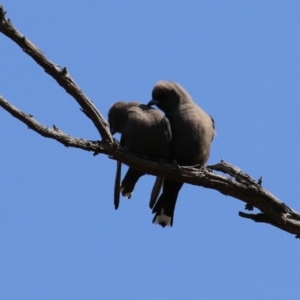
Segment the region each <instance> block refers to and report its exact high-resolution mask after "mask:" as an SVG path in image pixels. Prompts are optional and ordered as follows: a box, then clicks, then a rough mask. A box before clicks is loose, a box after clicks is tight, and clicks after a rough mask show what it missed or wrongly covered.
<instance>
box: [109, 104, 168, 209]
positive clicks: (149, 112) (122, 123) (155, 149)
mask: <svg viewBox="0 0 300 300" xmlns="http://www.w3.org/2000/svg"><path fill="white" fill-rule="evenodd" d="M108 122H109V125H110V131H111V133H112V134H114V133H116V132H119V133H121V140H120V144H121V146H123V147H124V148H126V149H127V150H128V151H130V152H132V153H134V154H136V155H140V156H144V157H147V158H152V159H158V160H159V159H161V160H167V159H168V158H169V149H170V140H171V129H170V123H169V121H168V119H167V118H166V117H164V116H163V115H162V113H161V112H159V111H158V110H156V109H153V108H151V107H149V106H147V105H144V104H140V103H138V102H116V103H115V104H113V106H112V107H111V108H110V109H109V112H108ZM143 175H144V173H143V172H140V171H138V170H136V169H134V168H129V169H128V171H127V173H126V175H125V177H124V179H123V181H122V183H121V185H120V177H121V163H120V162H117V172H116V178H115V188H114V205H115V209H118V207H119V202H120V193H122V195H123V196H124V197H126V198H130V197H131V194H132V192H133V190H134V187H135V184H136V183H137V181H138V180H139V178H140V177H141V176H143ZM162 183H163V179H162V178H160V177H157V178H156V181H155V184H154V186H153V189H152V193H151V198H150V207H151V208H152V206H153V205H154V203H155V202H156V200H157V198H158V195H159V193H160V189H161V186H162Z"/></svg>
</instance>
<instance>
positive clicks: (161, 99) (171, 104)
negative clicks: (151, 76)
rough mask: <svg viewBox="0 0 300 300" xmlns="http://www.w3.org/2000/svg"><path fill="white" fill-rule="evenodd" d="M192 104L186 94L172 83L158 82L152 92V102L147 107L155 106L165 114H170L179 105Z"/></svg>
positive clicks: (176, 84)
mask: <svg viewBox="0 0 300 300" xmlns="http://www.w3.org/2000/svg"><path fill="white" fill-rule="evenodd" d="M190 102H193V100H192V98H191V96H190V95H189V94H188V92H187V91H186V90H185V89H184V88H183V87H182V86H180V85H179V84H178V83H176V82H173V81H159V82H158V83H157V84H156V85H155V86H154V88H153V90H152V100H151V101H150V102H149V103H148V104H147V105H148V106H152V105H156V106H157V107H158V108H159V109H161V110H162V111H163V112H164V113H165V114H168V113H171V112H172V111H174V110H176V109H178V108H179V107H180V106H181V105H184V104H186V103H190Z"/></svg>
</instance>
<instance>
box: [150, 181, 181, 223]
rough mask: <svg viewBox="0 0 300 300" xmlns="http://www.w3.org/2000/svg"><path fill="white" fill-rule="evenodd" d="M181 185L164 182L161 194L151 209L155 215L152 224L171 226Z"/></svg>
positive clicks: (179, 183)
mask: <svg viewBox="0 0 300 300" xmlns="http://www.w3.org/2000/svg"><path fill="white" fill-rule="evenodd" d="M182 185H183V183H182V182H175V181H169V180H166V179H165V180H164V186H163V192H162V194H161V195H160V197H159V199H158V200H157V202H156V204H155V206H154V208H153V209H152V213H153V214H155V216H154V218H153V220H152V223H154V224H159V225H160V226H162V227H166V226H172V225H173V219H174V212H175V206H176V201H177V197H178V193H179V191H180V189H181V187H182Z"/></svg>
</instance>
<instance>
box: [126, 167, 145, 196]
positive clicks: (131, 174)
mask: <svg viewBox="0 0 300 300" xmlns="http://www.w3.org/2000/svg"><path fill="white" fill-rule="evenodd" d="M143 175H145V173H142V172H140V171H138V170H135V169H132V168H129V169H128V171H127V173H126V175H125V177H124V179H123V181H122V183H121V186H120V193H121V194H122V196H124V197H125V198H127V199H130V198H131V194H132V192H133V190H134V187H135V185H136V183H137V181H138V180H139V179H140V177H141V176H143Z"/></svg>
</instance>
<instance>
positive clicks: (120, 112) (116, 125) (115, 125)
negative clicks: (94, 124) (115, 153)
mask: <svg viewBox="0 0 300 300" xmlns="http://www.w3.org/2000/svg"><path fill="white" fill-rule="evenodd" d="M139 105H140V103H139V102H123V101H119V102H116V103H114V104H113V105H112V106H111V108H110V109H109V111H108V123H109V127H110V133H111V134H112V135H114V134H115V133H116V132H119V133H121V132H122V124H123V120H124V117H125V115H126V113H127V111H128V109H130V108H131V107H135V106H139Z"/></svg>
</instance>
